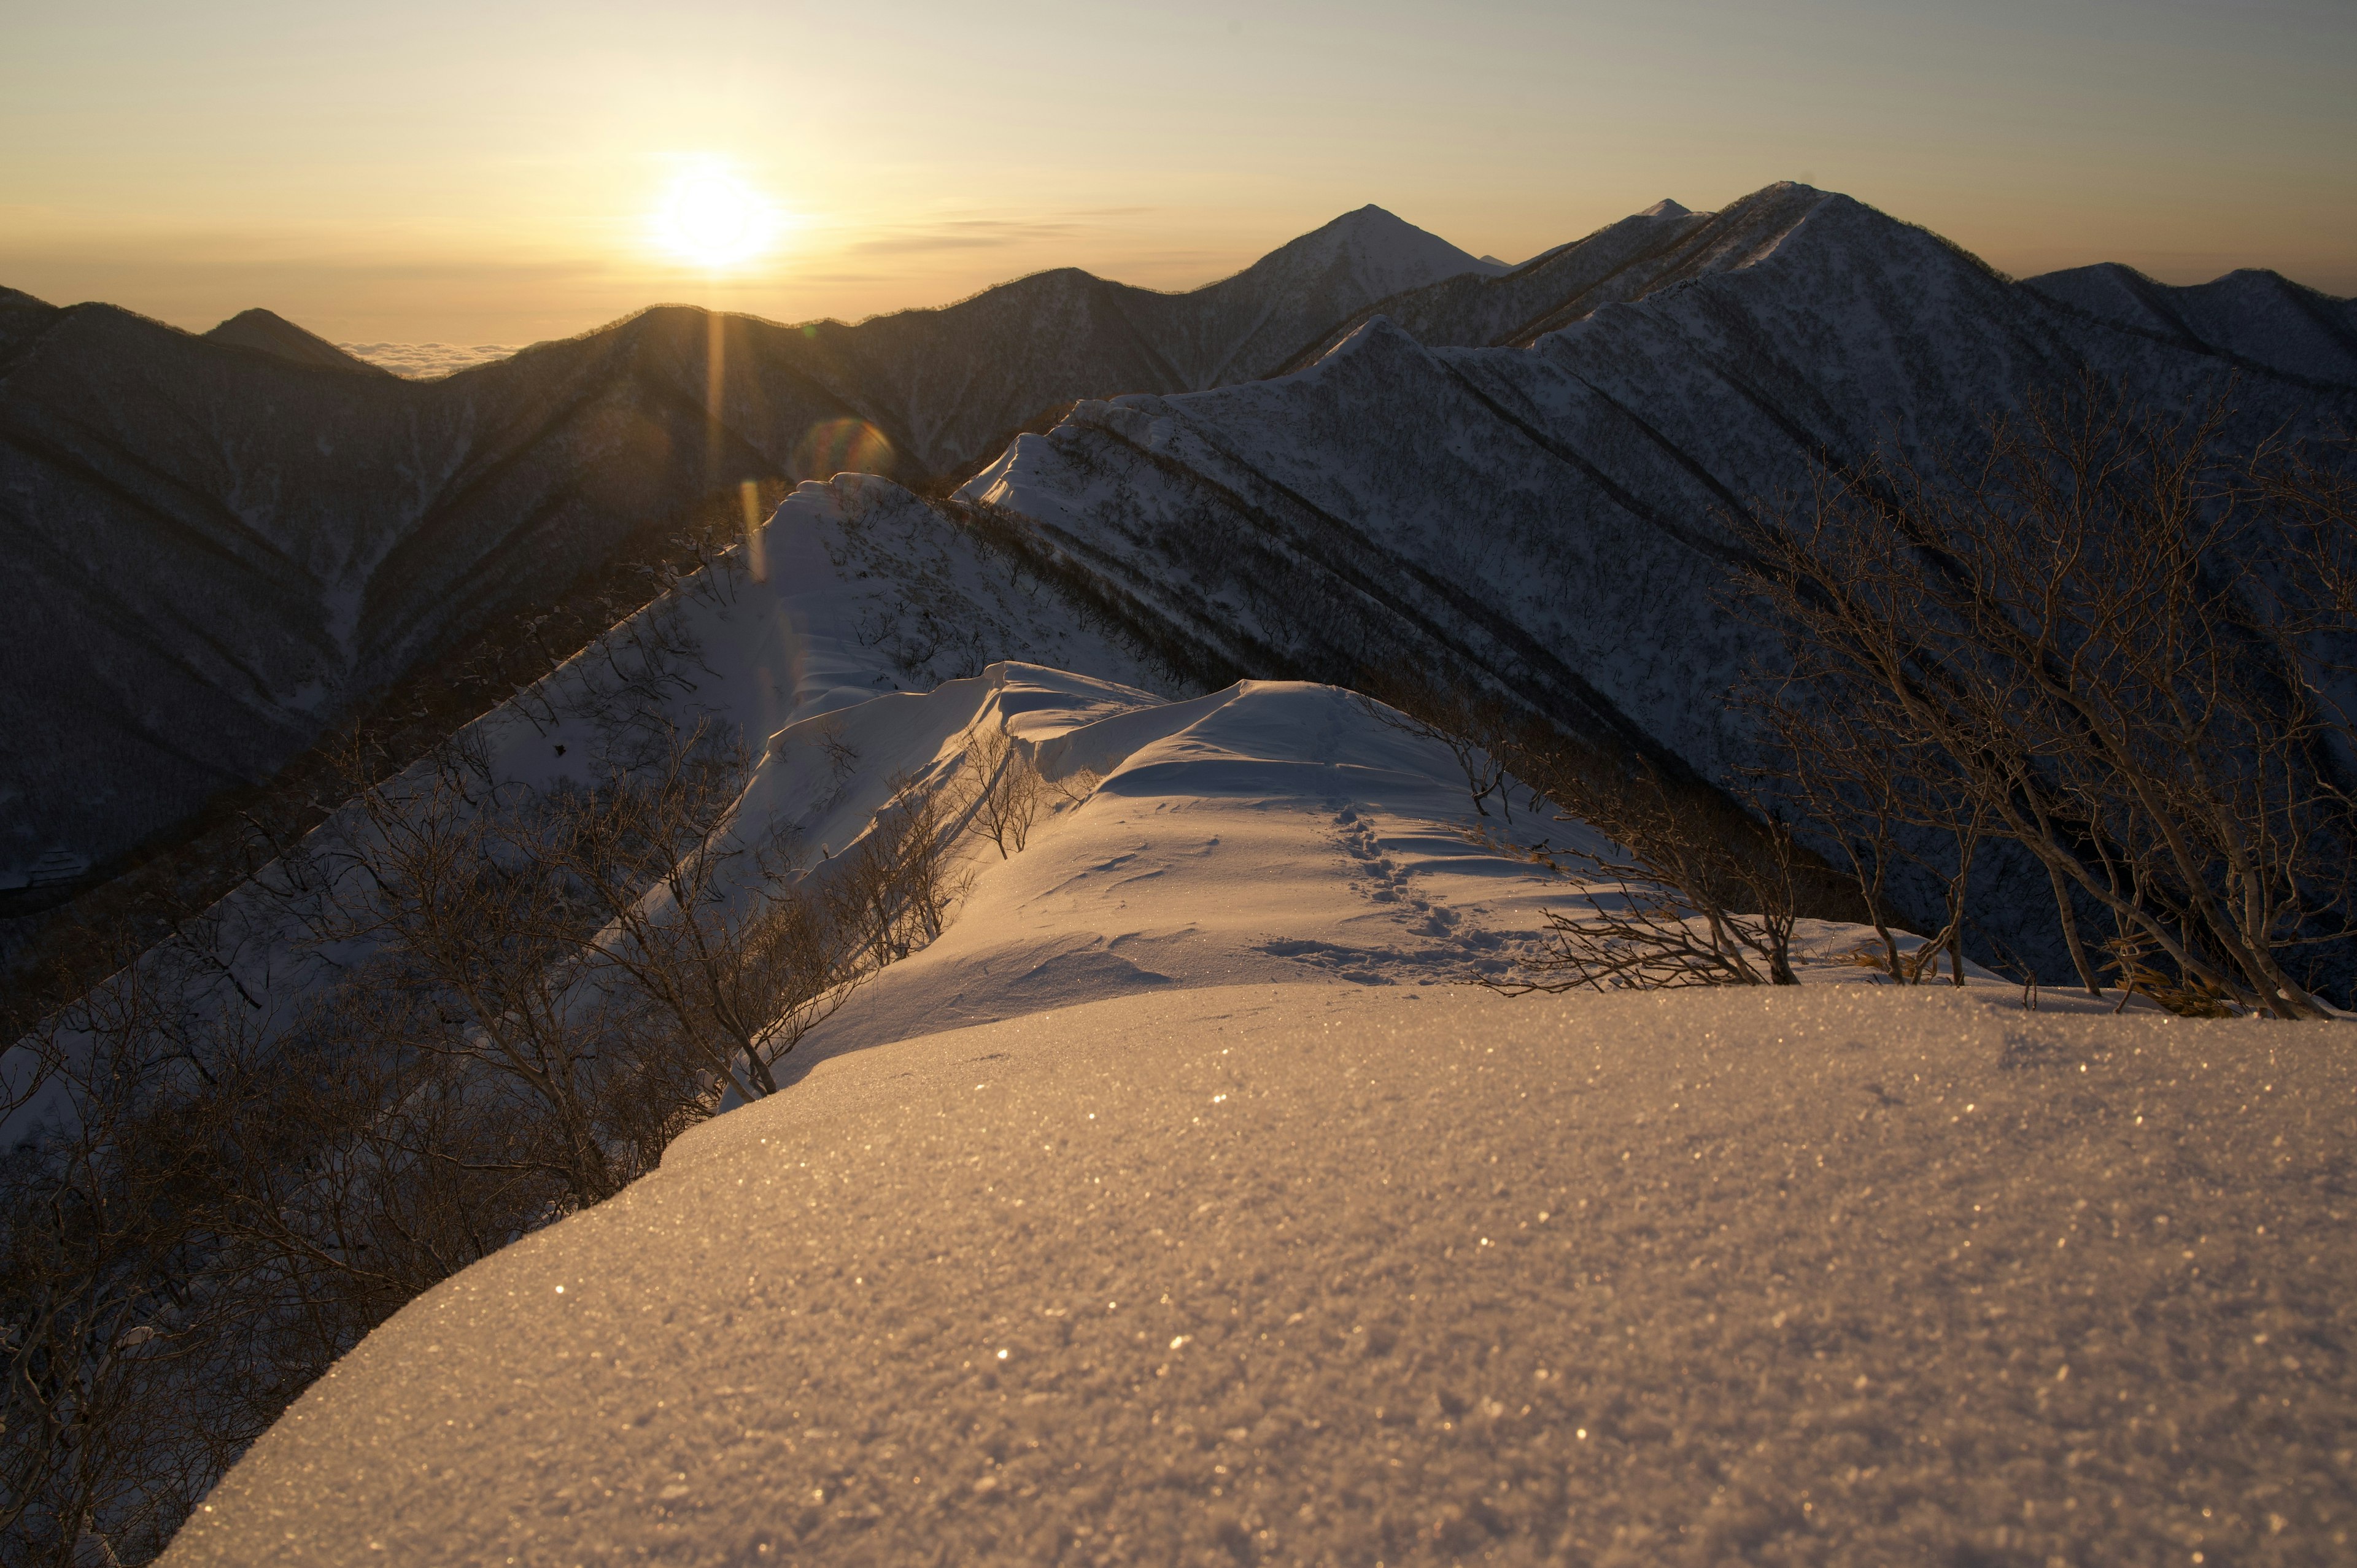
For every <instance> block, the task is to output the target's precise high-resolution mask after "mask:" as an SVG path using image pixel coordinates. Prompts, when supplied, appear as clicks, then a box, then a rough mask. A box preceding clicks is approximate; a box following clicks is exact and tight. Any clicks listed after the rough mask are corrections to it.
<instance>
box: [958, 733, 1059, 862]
mask: <svg viewBox="0 0 2357 1568" xmlns="http://www.w3.org/2000/svg"><path fill="white" fill-rule="evenodd" d="M951 789H952V793H951V797H950V806H951V810H952V811H953V812H954V813H956V814H957V815H958V816H959V817H961V818H962V819H963V822H964V826H965V831H966V832H970V833H972V834H974V836H975V837H977V838H985V839H988V840H989V841H990V842H991V843H993V844H995V845H996V846H997V849H998V858H999V859H1001V860H1005V859H1006V858H1007V857H1008V856H1009V854H1020V853H1021V852H1022V849H1023V846H1024V845H1025V844H1026V843H1029V842H1030V838H1031V824H1032V823H1033V822H1036V821H1038V820H1039V801H1040V794H1041V789H1042V780H1041V779H1040V777H1039V764H1038V763H1037V762H1035V761H1034V760H1033V759H1032V757H1031V754H1030V752H1028V750H1026V749H1025V748H1024V747H1023V746H1021V745H1019V744H1018V743H1017V741H1016V739H1015V737H1014V736H1011V735H1009V734H1007V732H1006V726H1005V725H1003V724H1001V725H985V724H982V723H980V722H979V721H977V722H976V725H975V733H974V738H973V739H972V740H970V741H968V742H967V744H966V748H965V757H964V760H963V764H962V766H961V768H960V771H959V774H958V777H957V780H956V782H955V783H954V784H952V786H951Z"/></svg>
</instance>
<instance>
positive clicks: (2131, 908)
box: [1737, 384, 2357, 1018]
mask: <svg viewBox="0 0 2357 1568" xmlns="http://www.w3.org/2000/svg"><path fill="white" fill-rule="evenodd" d="M2230 413H2231V411H2230V410H2229V409H2228V408H2227V406H2226V405H2224V404H2223V403H2219V404H2215V405H2212V407H2211V408H2210V409H2209V410H2207V411H2206V412H2205V413H2201V414H2199V415H2196V416H2190V417H2177V416H2167V415H2161V414H2157V413H2150V412H2148V411H2144V410H2139V409H2136V408H2133V407H2130V406H2129V405H2127V404H2126V403H2124V402H2123V401H2122V400H2121V399H2120V398H2118V397H2117V396H2116V395H2115V394H2113V393H2111V392H2108V391H2106V390H2105V389H2104V388H2102V387H2100V386H2095V385H2092V384H2091V385H2089V386H2087V387H2085V388H2083V389H2082V390H2081V391H2080V392H2077V393H2075V394H2073V395H2072V396H2071V397H2068V398H2050V399H2045V400H2040V401H2033V402H2032V403H2031V404H2030V407H2029V411H2028V412H2027V413H2025V414H2023V415H2020V416H2018V417H2006V418H2000V419H1997V420H1996V421H1994V422H1992V424H1990V426H1989V427H1988V429H1987V430H1986V433H1985V435H1986V439H1985V441H1984V442H1983V443H1982V446H1981V449H1980V452H1979V455H1978V456H1975V457H1974V458H1973V459H1971V460H1970V461H1966V460H1964V459H1961V458H1957V457H1953V456H1950V457H1946V458H1943V459H1941V460H1939V461H1935V462H1926V463H1921V464H1917V463H1913V462H1910V461H1909V460H1907V459H1905V458H1903V457H1900V456H1892V455H1889V454H1886V455H1884V456H1879V457H1878V458H1877V459H1876V460H1874V461H1872V462H1870V463H1868V464H1867V465H1865V466H1864V467H1861V468H1859V469H1857V470H1855V471H1850V472H1835V471H1834V470H1831V469H1826V470H1824V471H1822V472H1821V473H1820V475H1819V477H1818V480H1817V483H1816V486H1815V489H1814V491H1813V494H1812V495H1811V496H1810V497H1808V498H1807V499H1805V500H1804V501H1803V503H1801V504H1800V505H1798V506H1790V507H1785V508H1781V509H1768V510H1762V511H1761V512H1760V514H1759V515H1756V516H1754V517H1752V518H1749V519H1746V520H1738V521H1737V532H1738V535H1739V536H1740V537H1741V539H1742V541H1743V542H1744V543H1745V544H1746V545H1748V546H1749V549H1750V551H1751V552H1752V553H1753V555H1754V557H1755V558H1756V560H1757V563H1758V565H1757V568H1756V570H1755V571H1754V572H1753V574H1752V576H1751V583H1750V587H1751V589H1752V591H1753V592H1754V593H1755V594H1756V595H1757V596H1758V598H1759V600H1760V602H1761V603H1763V604H1764V605H1765V606H1766V607H1768V608H1769V610H1770V615H1771V617H1772V618H1773V620H1774V622H1775V624H1777V625H1778V626H1779V627H1780V628H1782V630H1783V631H1784V634H1785V645H1786V650H1787V652H1788V654H1789V655H1790V657H1791V660H1792V668H1793V672H1794V677H1795V680H1796V681H1797V682H1801V683H1802V684H1803V686H1805V687H1806V689H1807V691H1806V701H1807V703H1810V704H1814V705H1816V707H1817V709H1818V711H1820V712H1823V713H1845V714H1851V715H1854V719H1855V723H1856V724H1857V725H1858V726H1859V728H1860V731H1861V733H1862V734H1863V735H1864V736H1867V740H1868V744H1869V745H1871V744H1873V743H1875V742H1877V741H1879V742H1881V743H1885V744H1887V745H1889V747H1890V748H1891V749H1892V752H1893V754H1894V755H1902V756H1907V757H1911V758H1914V759H1916V762H1917V764H1920V765H1921V766H1924V767H1927V768H1930V769H1931V776H1932V777H1934V778H1936V779H1939V780H1940V781H1941V782H1940V786H1939V787H1940V788H1941V789H1943V790H1946V791H1949V792H1951V793H1952V794H1953V797H1954V799H1953V801H1952V803H1951V805H1950V807H1949V809H1948V811H1947V821H1948V822H1951V823H1954V822H1959V821H1961V820H1962V818H1961V817H1960V816H1959V813H1962V814H1963V816H1976V817H1978V818H1979V819H1981V820H1982V821H1985V822H1986V824H1987V827H1988V829H1989V830H1990V831H1992V832H1996V833H1997V834H2000V835H2001V836H2003V837H2005V838H2007V839H2009V840H2011V841H2013V842H2014V843H2018V844H2019V845H2021V846H2022V847H2023V848H2024V849H2025V850H2027V851H2028V852H2029V854H2031V855H2032V856H2034V857H2035V858H2036V859H2037V860H2038V861H2039V863H2040V865H2042V866H2044V867H2045V869H2046V871H2047V874H2048V875H2049V878H2050V882H2051V884H2052V886H2053V888H2054V892H2055V903H2056V912H2057V918H2058V920H2059V921H2060V923H2061V929H2062V932H2063V936H2064V940H2065V942H2066V945H2067V946H2068V947H2069V949H2070V950H2071V952H2072V960H2073V962H2074V964H2075V965H2076V966H2077V968H2078V969H2079V971H2080V975H2081V979H2082V981H2083V983H2085V984H2086V985H2087V986H2088V987H2089V989H2090V990H2091V991H2100V983H2099V980H2098V976H2097V973H2096V968H2097V966H2096V963H2095V961H2094V959H2093V950H2095V949H2096V948H2098V947H2110V948H2112V949H2114V950H2117V951H2125V950H2129V949H2133V950H2136V952H2138V953H2149V954H2151V955H2153V957H2154V958H2155V959H2157V960H2158V961H2160V962H2162V963H2165V964H2166V965H2167V966H2168V969H2169V972H2170V973H2171V974H2172V975H2173V976H2174V977H2176V978H2177V980H2179V982H2181V983H2186V984H2195V985H2200V986H2203V987H2209V988H2213V989H2214V990H2215V991H2216V992H2217V993H2219V994H2221V995H2222V996H2225V997H2228V998H2231V999H2232V1000H2233V1002H2234V1003H2235V1004H2238V1005H2240V1006H2243V1007H2245V1008H2252V1009H2258V1010H2264V1011H2268V1012H2272V1013H2274V1014H2276V1015H2279V1016H2283V1017H2292V1018H2300V1017H2316V1016H2320V1015H2322V1014H2323V1011H2324V1010H2323V1008H2322V1007H2321V1006H2320V1005H2319V1003H2318V1001H2317V1000H2316V999H2315V998H2314V997H2313V996H2312V995H2311V994H2310V993H2309V989H2308V986H2307V985H2306V984H2305V983H2303V982H2302V980H2301V979H2300V978H2299V977H2298V974H2296V973H2295V970H2296V969H2298V970H2302V971H2305V970H2306V969H2308V968H2309V967H2311V965H2310V964H2309V962H2308V961H2310V960H2317V959H2327V960H2330V959H2332V958H2333V955H2335V954H2338V955H2339V959H2338V961H2343V962H2345V959H2346V952H2347V944H2348V940H2349V933H2350V926H2349V915H2350V897H2351V894H2352V885H2351V865H2352V859H2357V854H2352V850H2357V835H2352V822H2351V815H2350V811H2349V800H2348V796H2347V792H2346V791H2345V789H2342V788H2341V785H2340V784H2339V782H2338V779H2337V778H2336V774H2335V770H2334V765H2333V762H2332V757H2331V754H2332V753H2334V752H2335V751H2336V750H2337V751H2338V752H2339V754H2340V755H2341V756H2343V757H2345V756H2346V755H2347V752H2348V745H2349V738H2350V737H2349V731H2348V726H2347V722H2346V718H2345V714H2343V713H2342V712H2341V711H2339V710H2337V709H2336V708H2335V707H2334V706H2333V705H2332V704H2331V703H2330V702H2328V701H2326V700H2324V697H2323V694H2322V690H2321V688H2320V687H2319V683H2318V682H2316V681H2314V680H2312V679H2310V678H2309V675H2310V671H2309V670H2307V669H2304V668H2302V667H2301V665H2300V662H2299V660H2298V657H2297V652H2296V650H2299V649H2303V648H2305V649H2314V648H2316V647H2317V646H2318V644H2319V640H2320V639H2324V638H2326V637H2328V636H2340V637H2345V636H2346V635H2347V632H2348V628H2349V624H2350V623H2349V620H2348V618H2347V615H2346V613H2345V611H2341V612H2335V611H2333V610H2332V609H2331V607H2330V603H2329V601H2323V602H2316V601H2311V602H2310V603H2309V609H2310V610H2311V611H2312V612H2313V613H2312V615H2311V618H2310V619H2309V621H2308V623H2307V624H2306V625H2305V626H2301V625H2298V624H2296V623H2294V622H2293V621H2291V620H2289V619H2288V618H2282V617H2271V615H2270V613H2269V610H2268V608H2267V604H2268V601H2269V599H2270V596H2271V592H2270V591H2271V586H2272V585H2270V584H2269V583H2268V582H2266V580H2264V577H2263V569H2264V565H2265V564H2266V562H2268V561H2269V560H2270V559H2271V558H2276V557H2278V556H2279V555H2280V553H2281V546H2282V544H2283V542H2284V540H2285V537H2286V535H2285V531H2284V529H2283V527H2282V523H2283V507H2282V505H2281V502H2280V498H2279V497H2278V498H2275V504H2272V505H2271V504H2270V497H2269V496H2268V495H2267V494H2266V493H2265V492H2264V491H2263V490H2261V489H2258V488H2256V487H2254V486H2252V485H2250V484H2248V483H2246V482H2244V478H2243V476H2242V475H2241V474H2239V473H2238V472H2237V471H2236V467H2235V464H2234V462H2233V455H2232V454H2231V453H2230V452H2229V451H2227V449H2226V447H2225V445H2224V440H2223V432H2224V429H2225V427H2226V424H2227V423H2228V420H2229V417H2230ZM2276 472H2277V474H2278V476H2280V475H2281V474H2283V473H2286V472H2289V470H2287V469H2283V468H2278V469H2277V470H2276ZM2288 482H2292V483H2295V484H2296V483H2297V482H2298V476H2297V474H2294V475H2293V478H2292V480H2291V481H2288ZM1912 765H1913V764H1910V766H1912ZM1815 767H1816V758H1815V757H1814V756H1813V754H1803V755H1800V756H1799V757H1798V759H1797V761H1796V768H1797V769H1798V770H1799V771H1801V772H1807V771H1810V770H1811V769H1813V768H1815ZM1819 787H1820V788H1823V787H1824V780H1823V779H1822V778H1821V779H1820V786H1819ZM1918 814H1919V815H1932V816H1936V815H1938V814H1939V813H1918ZM1837 836H1838V835H1837ZM2083 908H2084V909H2091V910H2093V911H2095V912H2096V913H2097V914H2098V916H2099V917H2100V918H2104V919H2105V920H2107V921H2108V923H2109V924H2110V926H2111V928H2112V930H2111V935H2110V937H2109V939H2108V940H2106V941H2104V942H2100V943H2099V942H2094V941H2090V940H2086V939H2085V938H2084V937H2083V934H2082V932H2081V929H2080V916H2081V911H2082V909H2083Z"/></svg>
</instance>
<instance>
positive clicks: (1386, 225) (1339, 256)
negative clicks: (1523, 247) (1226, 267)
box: [1248, 201, 1506, 299]
mask: <svg viewBox="0 0 2357 1568" xmlns="http://www.w3.org/2000/svg"><path fill="white" fill-rule="evenodd" d="M1272 263H1275V264H1277V265H1282V266H1296V265H1303V264H1307V265H1309V266H1312V267H1316V268H1318V270H1320V271H1323V270H1325V269H1327V268H1329V267H1331V266H1334V265H1335V264H1337V263H1340V264H1342V265H1345V266H1347V267H1348V268H1349V270H1350V273H1351V276H1352V277H1353V278H1354V279H1355V280H1356V281H1357V283H1358V284H1359V285H1360V286H1361V287H1362V288H1363V289H1364V290H1365V291H1366V293H1367V295H1368V297H1369V298H1372V299H1382V298H1384V297H1386V296H1387V295H1394V294H1397V293H1399V292H1400V291H1402V290H1403V289H1411V288H1421V287H1423V286H1424V285H1426V284H1433V283H1438V282H1439V281H1440V280H1441V279H1443V278H1448V277H1455V276H1456V275H1457V274H1459V273H1484V274H1496V273H1500V272H1503V271H1505V270H1506V269H1505V268H1503V267H1501V266H1500V265H1498V264H1497V263H1490V262H1483V261H1481V260H1480V258H1478V257H1476V256H1474V255H1472V254H1470V253H1469V252H1465V251H1461V250H1459V249H1458V248H1457V247H1456V246H1455V245H1452V244H1450V243H1449V242H1448V241H1446V240H1444V239H1442V238H1441V237H1440V236H1439V235H1437V234H1435V233H1432V232H1430V231H1427V230H1424V229H1419V228H1417V227H1416V226H1415V224H1413V223H1411V222H1409V221H1408V220H1406V219H1405V218H1402V217H1400V216H1399V215H1398V214H1397V213H1395V212H1391V211H1388V210H1386V209H1383V208H1381V207H1378V206H1376V205H1375V204H1374V203H1373V202H1372V201H1371V202H1369V203H1368V204H1367V205H1366V206H1364V207H1361V208H1356V209H1352V210H1351V211H1349V212H1345V213H1343V214H1342V215H1341V216H1340V218H1337V219H1335V220H1333V221H1331V222H1329V223H1327V224H1325V225H1323V226H1322V227H1320V228H1318V229H1313V230H1311V231H1309V232H1308V233H1307V234H1304V235H1302V236H1301V237H1300V238H1299V239H1297V240H1295V241H1292V242H1289V243H1286V244H1285V245H1281V246H1279V247H1278V248H1277V249H1276V250H1275V251H1272V252H1269V253H1268V254H1267V255H1266V256H1264V257H1263V258H1261V260H1260V261H1258V262H1256V263H1254V265H1253V267H1252V268H1251V269H1248V270H1250V271H1257V270H1258V269H1259V268H1261V267H1265V266H1269V265H1271V264H1272Z"/></svg>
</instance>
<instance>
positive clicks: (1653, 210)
mask: <svg viewBox="0 0 2357 1568" xmlns="http://www.w3.org/2000/svg"><path fill="white" fill-rule="evenodd" d="M1693 211H1694V209H1692V208H1690V207H1684V206H1681V205H1680V204H1679V203H1677V202H1675V201H1673V200H1671V199H1669V198H1668V197H1666V196H1665V197H1663V198H1662V199H1661V200H1659V201H1656V202H1655V203H1653V205H1652V206H1651V207H1648V208H1647V209H1645V210H1643V211H1642V212H1640V213H1639V214H1637V216H1638V217H1640V218H1685V217H1689V216H1691V215H1692V214H1693Z"/></svg>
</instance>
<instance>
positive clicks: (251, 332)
mask: <svg viewBox="0 0 2357 1568" xmlns="http://www.w3.org/2000/svg"><path fill="white" fill-rule="evenodd" d="M205 337H206V338H210V340H211V341H213V342H215V343H226V344H229V345H230V346H231V348H237V349H258V350H260V351H261V352H263V353H264V354H269V355H272V356H274V358H277V359H281V360H288V361H290V362H291V363H294V364H297V365H311V366H314V367H316V368H317V369H320V370H328V371H355V372H357V373H359V374H361V375H371V376H382V375H390V374H391V373H392V372H391V371H386V370H384V369H382V367H380V366H376V365H371V364H370V363H369V362H368V361H367V360H362V359H360V358H357V357H356V356H354V355H351V354H347V353H345V352H344V351H343V350H342V349H339V348H337V347H336V346H335V345H334V344H333V343H330V342H328V340H327V339H326V338H322V337H320V336H319V335H318V334H317V333H315V332H307V331H305V330H304V329H303V328H300V327H297V326H296V325H295V324H294V323H293V322H292V321H289V320H287V319H286V318H285V317H283V316H281V315H279V314H278V313H277V312H276V311H274V310H264V309H263V308H262V307H261V306H255V307H254V308H253V309H252V310H241V311H239V312H238V313H237V314H236V315H235V316H232V317H230V318H229V319H228V320H227V321H224V322H222V323H221V325H220V326H218V327H216V328H213V329H212V330H211V331H210V332H208V333H206V334H205Z"/></svg>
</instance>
